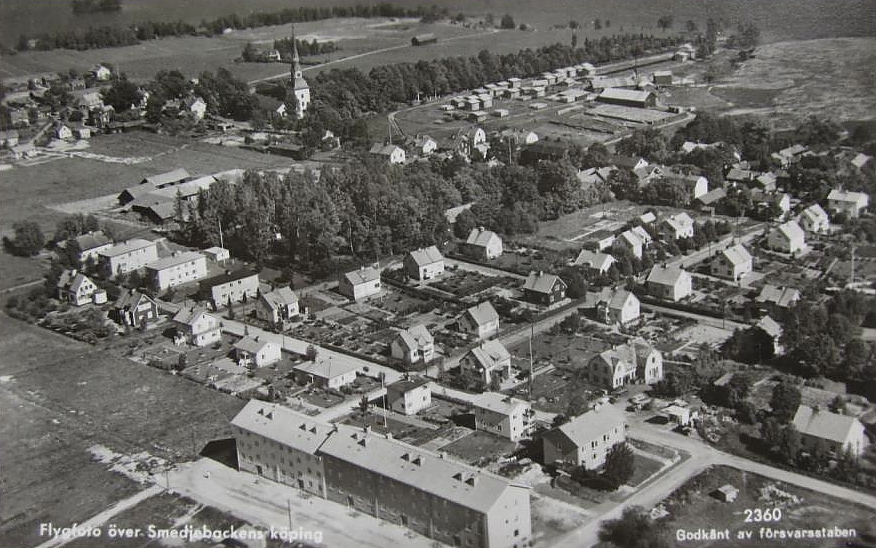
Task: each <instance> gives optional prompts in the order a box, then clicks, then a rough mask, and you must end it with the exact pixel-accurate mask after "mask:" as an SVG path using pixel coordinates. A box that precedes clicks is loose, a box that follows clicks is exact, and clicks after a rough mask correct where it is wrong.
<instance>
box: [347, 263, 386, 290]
mask: <svg viewBox="0 0 876 548" xmlns="http://www.w3.org/2000/svg"><path fill="white" fill-rule="evenodd" d="M344 278H346V280H347V281H348V282H350V285H359V284H365V283H368V282H373V281H374V280H379V279H380V272H378V271H377V269H376V268H374V267H371V266H369V267H368V268H360V269H359V270H352V271H350V272H347V273H346V274H344Z"/></svg>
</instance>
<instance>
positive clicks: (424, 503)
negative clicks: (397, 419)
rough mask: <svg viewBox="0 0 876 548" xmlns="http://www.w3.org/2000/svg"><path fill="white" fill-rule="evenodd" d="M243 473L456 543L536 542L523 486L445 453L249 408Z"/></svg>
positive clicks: (501, 546)
mask: <svg viewBox="0 0 876 548" xmlns="http://www.w3.org/2000/svg"><path fill="white" fill-rule="evenodd" d="M231 425H232V430H233V431H234V436H235V439H236V440H237V453H238V463H239V465H240V469H241V470H244V471H247V472H250V473H253V474H258V475H260V476H262V477H266V478H268V479H271V480H274V481H277V482H280V483H284V484H286V485H291V486H293V487H297V488H299V489H304V490H306V491H308V492H310V493H313V494H316V495H319V496H321V497H325V498H327V499H329V500H331V501H334V502H337V503H339V504H342V505H344V506H348V507H350V508H355V509H356V510H359V511H362V512H365V513H367V514H370V515H372V516H375V517H379V518H380V519H382V520H385V521H389V522H391V523H395V524H398V525H402V526H404V527H407V528H409V529H411V530H413V531H416V532H417V533H420V534H421V535H424V536H426V537H429V538H432V539H435V540H437V541H440V542H443V543H445V544H449V545H454V546H470V547H472V548H519V547H523V546H527V545H528V544H529V542H530V540H531V539H532V524H531V519H530V507H529V487H527V486H525V485H519V484H516V483H513V482H511V481H509V480H507V479H505V478H502V477H499V476H497V475H494V474H491V473H489V472H486V471H483V470H480V469H478V468H474V467H471V466H468V465H466V464H463V463H460V462H457V461H454V460H451V459H448V458H444V456H443V455H440V454H436V453H432V452H430V451H426V450H424V449H422V448H419V447H415V446H412V445H409V444H407V443H404V442H401V441H398V440H395V439H392V437H391V436H384V435H380V434H376V433H373V432H370V431H368V430H363V429H360V428H354V427H350V426H346V425H329V424H325V423H321V422H319V421H316V420H314V419H312V418H310V417H308V416H306V415H303V414H301V413H298V412H296V411H293V410H291V409H289V408H286V407H282V406H279V405H274V404H270V403H265V402H261V401H256V400H252V401H250V402H249V403H248V404H247V405H246V406H245V407H244V408H243V410H241V411H240V413H238V415H237V416H236V417H235V418H234V420H233V421H232V423H231Z"/></svg>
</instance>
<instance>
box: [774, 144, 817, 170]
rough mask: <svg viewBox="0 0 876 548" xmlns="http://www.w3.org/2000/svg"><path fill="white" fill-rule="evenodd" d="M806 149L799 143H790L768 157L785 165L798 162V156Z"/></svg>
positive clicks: (806, 149)
mask: <svg viewBox="0 0 876 548" xmlns="http://www.w3.org/2000/svg"><path fill="white" fill-rule="evenodd" d="M808 150H809V149H808V148H806V147H805V146H803V145H800V144H797V145H791V146H789V147H787V148H783V149H782V150H780V151H778V152H774V153H773V154H771V155H770V157H771V158H772V159H774V160H776V161H777V162H779V163H780V164H781V165H782V166H783V167H786V166H788V165H790V164H793V163H797V162H799V161H800V157H801V156H802V155H803V153H804V152H807V151H808Z"/></svg>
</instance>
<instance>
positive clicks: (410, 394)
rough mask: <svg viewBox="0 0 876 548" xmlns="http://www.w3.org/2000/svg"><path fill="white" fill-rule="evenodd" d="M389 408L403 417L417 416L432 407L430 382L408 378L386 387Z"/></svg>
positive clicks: (420, 378)
mask: <svg viewBox="0 0 876 548" xmlns="http://www.w3.org/2000/svg"><path fill="white" fill-rule="evenodd" d="M386 401H387V403H388V404H389V408H390V409H392V410H393V411H395V412H396V413H401V414H403V415H416V414H417V413H419V412H420V411H422V410H423V409H428V408H429V407H431V406H432V390H431V389H430V388H429V380H428V379H426V378H423V377H406V378H403V379H401V380H398V381H396V382H394V383H392V384H390V385H388V386H387V387H386Z"/></svg>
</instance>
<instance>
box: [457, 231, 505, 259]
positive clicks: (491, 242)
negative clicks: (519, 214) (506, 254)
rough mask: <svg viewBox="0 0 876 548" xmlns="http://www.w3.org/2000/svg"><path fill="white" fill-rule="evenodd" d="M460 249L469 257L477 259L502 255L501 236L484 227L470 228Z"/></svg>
mask: <svg viewBox="0 0 876 548" xmlns="http://www.w3.org/2000/svg"><path fill="white" fill-rule="evenodd" d="M462 250H463V251H464V252H465V254H466V255H468V256H469V257H471V258H473V259H475V260H479V261H489V260H491V259H495V258H497V257H501V256H502V238H500V237H499V235H498V234H496V233H495V232H493V231H492V230H484V227H477V228H473V229H471V232H470V233H469V234H468V238H467V239H466V240H465V244H464V245H463V246H462Z"/></svg>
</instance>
